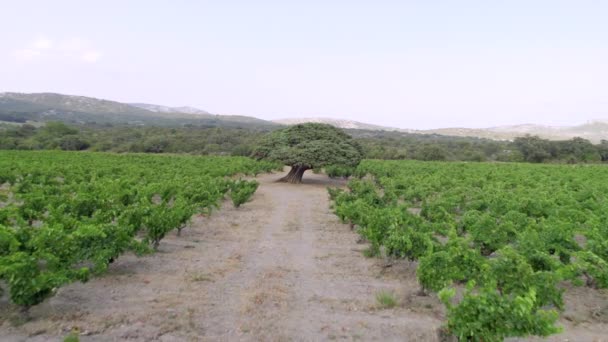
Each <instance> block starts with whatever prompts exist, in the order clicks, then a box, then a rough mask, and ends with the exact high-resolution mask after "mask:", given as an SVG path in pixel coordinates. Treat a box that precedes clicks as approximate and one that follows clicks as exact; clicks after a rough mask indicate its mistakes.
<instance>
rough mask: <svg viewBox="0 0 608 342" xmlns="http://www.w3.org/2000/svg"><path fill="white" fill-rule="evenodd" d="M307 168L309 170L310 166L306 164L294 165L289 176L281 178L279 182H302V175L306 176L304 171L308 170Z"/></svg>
mask: <svg viewBox="0 0 608 342" xmlns="http://www.w3.org/2000/svg"><path fill="white" fill-rule="evenodd" d="M306 170H308V168H307V167H305V166H292V167H291V170H289V173H288V174H287V176H285V177H283V178H281V179H279V182H287V183H292V184H299V183H302V176H304V172H306Z"/></svg>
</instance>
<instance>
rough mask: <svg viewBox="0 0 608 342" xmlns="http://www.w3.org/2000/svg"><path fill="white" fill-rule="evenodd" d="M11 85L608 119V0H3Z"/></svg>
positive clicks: (155, 99)
mask: <svg viewBox="0 0 608 342" xmlns="http://www.w3.org/2000/svg"><path fill="white" fill-rule="evenodd" d="M0 9H1V11H2V15H1V19H0V91H19V92H43V91H45V92H59V93H67V94H77V95H86V96H93V97H101V98H107V99H112V100H117V101H124V102H148V103H155V104H164V105H170V106H182V105H191V106H195V107H199V108H202V109H205V110H208V111H211V112H214V113H218V114H242V115H252V116H257V117H260V118H264V119H275V118H285V117H309V116H315V117H317V116H323V117H335V118H348V119H353V120H359V121H364V122H369V123H376V124H382V125H390V126H396V127H404V128H437V127H448V126H468V127H484V126H493V125H503V124H516V123H527V122H532V123H545V124H553V125H561V124H574V123H583V122H585V121H588V120H591V119H595V118H608V19H607V18H608V1H605V0H597V1H585V0H568V1H559V0H546V1H541V0H523V1H517V0H509V1H506V0H505V1H500V0H479V1H466V0H453V1H447V0H446V1H433V0H419V1H405V0H404V1H397V0H394V1H372V0H369V1H365V2H364V1H330V0H326V1H288V0H284V1H227V0H224V1H219V0H218V1H194V0H192V1H177V0H173V1H168V0H167V1H150V0H147V1H128V0H121V1H109V0H104V1H80V0H79V1H63V0H53V1H45V0H40V1H27V0H19V1H17V0H0Z"/></svg>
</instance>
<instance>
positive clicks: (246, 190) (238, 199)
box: [230, 179, 260, 208]
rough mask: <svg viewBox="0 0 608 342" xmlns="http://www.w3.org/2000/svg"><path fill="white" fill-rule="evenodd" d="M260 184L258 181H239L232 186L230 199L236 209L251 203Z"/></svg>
mask: <svg viewBox="0 0 608 342" xmlns="http://www.w3.org/2000/svg"><path fill="white" fill-rule="evenodd" d="M259 185H260V184H259V183H258V182H256V181H246V180H240V179H239V180H238V181H234V182H232V183H231V184H230V199H232V204H234V207H235V208H238V207H240V206H241V204H243V203H245V202H247V201H249V199H251V196H253V194H254V193H255V191H256V190H257V188H258V186H259Z"/></svg>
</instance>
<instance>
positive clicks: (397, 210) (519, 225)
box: [329, 142, 608, 341]
mask: <svg viewBox="0 0 608 342" xmlns="http://www.w3.org/2000/svg"><path fill="white" fill-rule="evenodd" d="M579 143H580V145H582V146H586V145H585V144H583V143H582V142H579ZM355 174H356V175H358V176H359V177H361V178H364V179H353V180H351V181H350V182H349V184H348V189H347V190H335V189H333V190H330V191H329V192H330V196H331V198H332V200H333V201H334V203H333V209H334V211H335V213H336V215H337V216H338V217H339V218H340V219H341V220H342V221H343V222H349V223H351V224H353V225H355V226H356V227H357V231H358V232H359V233H360V234H361V236H362V237H364V238H365V239H366V240H367V241H368V242H369V243H370V249H369V251H370V252H369V253H368V254H370V255H378V254H379V251H382V250H383V249H384V250H385V251H386V252H387V254H388V255H389V256H391V257H397V258H408V259H410V260H418V269H417V277H418V281H419V283H420V284H421V286H422V289H423V290H429V291H434V292H438V293H439V295H440V297H441V298H442V299H443V301H444V303H445V305H446V307H447V310H448V311H447V312H448V321H447V323H446V327H445V330H446V331H447V332H448V333H450V334H453V335H456V336H457V337H459V338H460V339H462V340H483V341H501V340H503V339H504V338H507V337H519V336H528V335H539V336H546V335H548V334H552V333H555V332H558V331H559V329H558V328H557V327H556V325H555V323H556V321H557V318H558V312H559V311H560V310H563V309H564V300H563V292H564V286H563V283H564V282H566V281H569V282H571V283H573V284H575V285H581V286H582V285H585V286H588V287H592V288H606V287H608V252H607V250H608V248H607V246H608V242H606V241H608V228H606V225H605V222H606V220H608V214H607V213H608V206H607V205H608V171H607V170H606V169H605V168H604V167H603V166H590V165H589V166H568V165H532V164H519V165H518V164H496V163H492V164H483V163H449V164H446V163H439V162H408V161H378V160H376V161H372V160H365V161H363V162H362V163H361V164H360V165H359V166H358V167H357V169H356V170H355ZM463 284H467V290H466V291H464V292H463V293H461V295H459V296H455V293H456V289H460V288H461V287H460V286H461V285H463ZM452 286H454V287H452ZM454 298H458V300H454Z"/></svg>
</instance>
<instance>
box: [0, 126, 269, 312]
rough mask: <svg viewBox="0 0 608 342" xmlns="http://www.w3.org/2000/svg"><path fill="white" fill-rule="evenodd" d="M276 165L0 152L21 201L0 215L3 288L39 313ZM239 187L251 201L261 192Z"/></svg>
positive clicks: (0, 172) (2, 171) (0, 163)
mask: <svg viewBox="0 0 608 342" xmlns="http://www.w3.org/2000/svg"><path fill="white" fill-rule="evenodd" d="M50 127H51V128H50V129H52V130H61V129H64V128H62V126H60V125H58V126H53V125H51V126H50ZM276 167H277V165H276V164H274V163H268V162H257V161H254V160H252V159H249V158H243V157H204V158H203V157H190V156H149V155H148V156H146V155H114V154H99V153H69V152H6V151H4V152H0V179H2V180H5V181H8V182H9V184H10V186H9V188H8V190H7V191H9V192H10V193H11V194H12V196H14V198H13V199H11V200H10V201H8V202H7V203H6V205H5V206H3V207H2V208H0V283H5V284H6V285H7V288H8V292H9V296H10V299H11V301H12V302H13V303H15V304H18V305H21V306H23V307H24V308H28V307H30V306H32V305H36V304H38V303H40V302H42V301H44V300H45V299H46V298H48V297H50V296H52V295H53V294H54V292H55V290H56V289H57V288H59V287H61V286H63V285H65V284H68V283H71V282H75V281H87V280H88V279H89V278H90V277H91V276H94V275H98V274H101V273H103V272H105V271H106V270H107V268H108V266H109V264H110V263H111V262H113V261H114V260H115V259H116V258H118V257H119V256H120V255H122V254H123V253H125V252H127V251H132V252H134V253H136V254H138V255H140V254H143V253H146V252H149V251H150V247H149V246H150V245H151V246H152V247H154V248H157V247H158V246H159V243H160V241H161V240H162V238H163V237H165V236H166V234H168V233H169V232H170V231H172V230H174V229H177V230H178V232H179V230H181V229H182V228H183V227H184V226H185V225H186V223H187V222H188V221H189V220H190V217H191V216H192V215H193V214H195V213H196V212H208V211H209V210H211V208H213V207H216V206H218V205H219V203H220V201H221V199H222V198H223V197H224V195H225V194H226V193H227V192H228V191H229V190H230V185H231V184H233V183H231V182H229V181H227V179H226V177H227V176H232V175H235V174H255V173H259V172H264V171H270V170H272V169H274V168H276ZM237 183H238V184H239V186H238V190H237V191H244V190H242V189H245V188H246V189H247V190H246V191H245V192H246V193H247V196H251V193H252V192H253V191H255V189H256V188H257V183H255V186H253V185H254V182H237Z"/></svg>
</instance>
